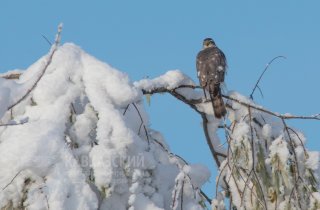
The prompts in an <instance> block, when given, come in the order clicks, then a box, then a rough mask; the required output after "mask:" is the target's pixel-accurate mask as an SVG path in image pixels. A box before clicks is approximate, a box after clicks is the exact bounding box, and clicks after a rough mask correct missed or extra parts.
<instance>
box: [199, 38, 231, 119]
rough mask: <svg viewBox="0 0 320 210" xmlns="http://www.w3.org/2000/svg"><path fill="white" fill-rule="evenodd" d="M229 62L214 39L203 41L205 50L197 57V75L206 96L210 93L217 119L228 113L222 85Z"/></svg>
mask: <svg viewBox="0 0 320 210" xmlns="http://www.w3.org/2000/svg"><path fill="white" fill-rule="evenodd" d="M226 68H227V61H226V57H225V55H224V53H223V52H222V51H221V50H220V49H219V48H218V47H217V46H216V44H215V43H214V41H213V39H211V38H206V39H204V40H203V49H202V50H201V51H200V52H199V53H198V55H197V73H198V78H199V80H200V86H201V87H202V88H203V91H204V95H205V97H207V96H206V91H208V92H209V95H210V99H211V101H212V106H213V111H214V115H215V117H216V118H221V117H223V116H225V114H226V113H227V111H226V107H225V105H224V102H223V99H222V96H221V88H220V84H221V83H223V82H224V75H225V72H226Z"/></svg>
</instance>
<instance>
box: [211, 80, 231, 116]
mask: <svg viewBox="0 0 320 210" xmlns="http://www.w3.org/2000/svg"><path fill="white" fill-rule="evenodd" d="M210 98H211V101H212V107H213V111H214V116H215V117H216V118H219V119H220V118H222V117H224V116H225V115H226V113H227V110H226V106H225V105H224V101H223V99H222V95H221V89H220V87H219V86H215V87H214V90H213V91H210Z"/></svg>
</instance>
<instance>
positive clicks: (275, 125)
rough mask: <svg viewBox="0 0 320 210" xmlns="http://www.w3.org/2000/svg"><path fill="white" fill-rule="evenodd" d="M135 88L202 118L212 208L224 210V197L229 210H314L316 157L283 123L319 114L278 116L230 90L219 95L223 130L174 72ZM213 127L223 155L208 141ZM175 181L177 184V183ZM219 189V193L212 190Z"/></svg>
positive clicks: (194, 91) (203, 102) (184, 79)
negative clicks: (214, 175)
mask: <svg viewBox="0 0 320 210" xmlns="http://www.w3.org/2000/svg"><path fill="white" fill-rule="evenodd" d="M135 86H136V87H138V88H139V89H141V90H142V92H143V94H145V95H152V94H156V93H169V94H171V95H172V96H174V97H175V98H177V99H178V100H180V101H182V102H184V103H185V104H187V105H188V106H190V107H191V108H192V109H193V110H195V111H196V112H197V113H199V114H200V115H201V116H202V119H203V128H204V132H205V136H206V139H207V143H208V146H209V148H210V150H211V152H212V154H213V157H214V159H215V161H216V163H217V165H218V166H219V168H220V171H219V175H218V179H217V186H216V190H217V192H216V199H214V201H213V207H214V209H224V208H225V204H224V198H225V197H228V198H229V201H230V208H232V206H234V207H237V208H241V207H244V208H245V209H284V208H290V207H295V208H298V209H306V208H309V207H315V206H319V202H320V197H319V196H320V194H319V184H318V183H319V181H318V180H319V153H317V152H309V151H307V149H306V148H305V146H304V143H305V142H304V141H305V138H304V136H303V134H302V133H300V132H299V131H296V130H294V129H293V128H290V127H289V126H288V125H287V122H286V120H291V119H303V120H320V115H319V114H316V115H312V116H303V115H291V114H279V113H277V112H273V111H270V110H268V109H265V108H263V107H261V106H259V105H256V104H255V103H254V102H253V101H252V100H250V99H249V98H247V97H244V96H241V95H240V94H238V93H235V92H230V93H229V94H227V95H223V97H224V98H225V99H226V105H227V108H228V118H229V120H230V122H231V124H230V125H229V126H226V125H221V124H220V123H221V122H220V121H219V120H217V119H214V118H213V115H212V110H211V109H210V107H209V108H208V104H210V103H211V101H210V100H206V99H204V98H205V97H204V96H203V94H202V91H198V89H199V88H200V87H199V86H196V85H195V84H194V83H193V82H192V80H191V79H189V78H188V77H187V76H185V75H183V74H182V73H181V72H179V71H171V72H168V73H166V74H165V75H163V76H160V77H158V78H156V79H154V80H142V81H140V82H136V83H135ZM208 119H209V120H208ZM213 122H215V123H216V124H217V125H218V126H215V127H214V128H213V129H212V127H210V126H209V125H210V124H212V123H213ZM209 127H210V129H209ZM218 127H220V128H224V129H225V134H226V135H225V136H226V142H227V143H228V144H227V151H226V152H217V148H218V149H219V151H221V148H220V144H217V143H214V142H217V141H216V140H215V139H214V138H215V137H216V136H214V135H212V132H216V128H218ZM209 132H210V133H209ZM311 156H312V157H311ZM176 183H178V185H177V186H180V185H179V183H180V184H181V183H182V182H181V181H180V182H176ZM219 185H220V187H221V188H222V189H223V191H222V192H223V193H222V192H218V188H219V187H218V186H219ZM179 189H180V188H179ZM179 189H178V188H177V191H176V192H175V193H178V192H179ZM302 191H304V193H301V192H302ZM174 195H175V194H174ZM174 198H176V197H174ZM310 201H312V202H311V203H312V204H310Z"/></svg>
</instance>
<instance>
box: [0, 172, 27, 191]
mask: <svg viewBox="0 0 320 210" xmlns="http://www.w3.org/2000/svg"><path fill="white" fill-rule="evenodd" d="M22 171H23V170H20V171H18V173H17V174H16V175H15V176H14V177H13V178H12V179H11V181H10V182H9V183H8V184H7V185H6V186H4V187H3V188H2V191H3V190H5V189H6V188H7V187H8V186H9V185H10V184H12V182H13V181H14V180H15V178H17V176H19V174H20V173H21V172H22Z"/></svg>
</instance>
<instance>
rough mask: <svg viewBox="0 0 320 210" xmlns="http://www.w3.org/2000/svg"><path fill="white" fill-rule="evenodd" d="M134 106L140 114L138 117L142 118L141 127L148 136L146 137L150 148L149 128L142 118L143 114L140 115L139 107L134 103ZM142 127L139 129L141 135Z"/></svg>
mask: <svg viewBox="0 0 320 210" xmlns="http://www.w3.org/2000/svg"><path fill="white" fill-rule="evenodd" d="M132 105H133V106H134V108H135V109H136V110H137V113H138V115H139V117H140V120H141V125H143V128H144V132H145V135H146V137H147V141H148V145H149V146H150V140H149V133H148V130H147V127H146V125H145V123H144V121H143V118H142V116H141V113H140V111H139V109H138V107H137V106H136V104H135V103H134V102H133V103H132ZM141 125H140V128H139V133H140V129H141Z"/></svg>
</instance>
